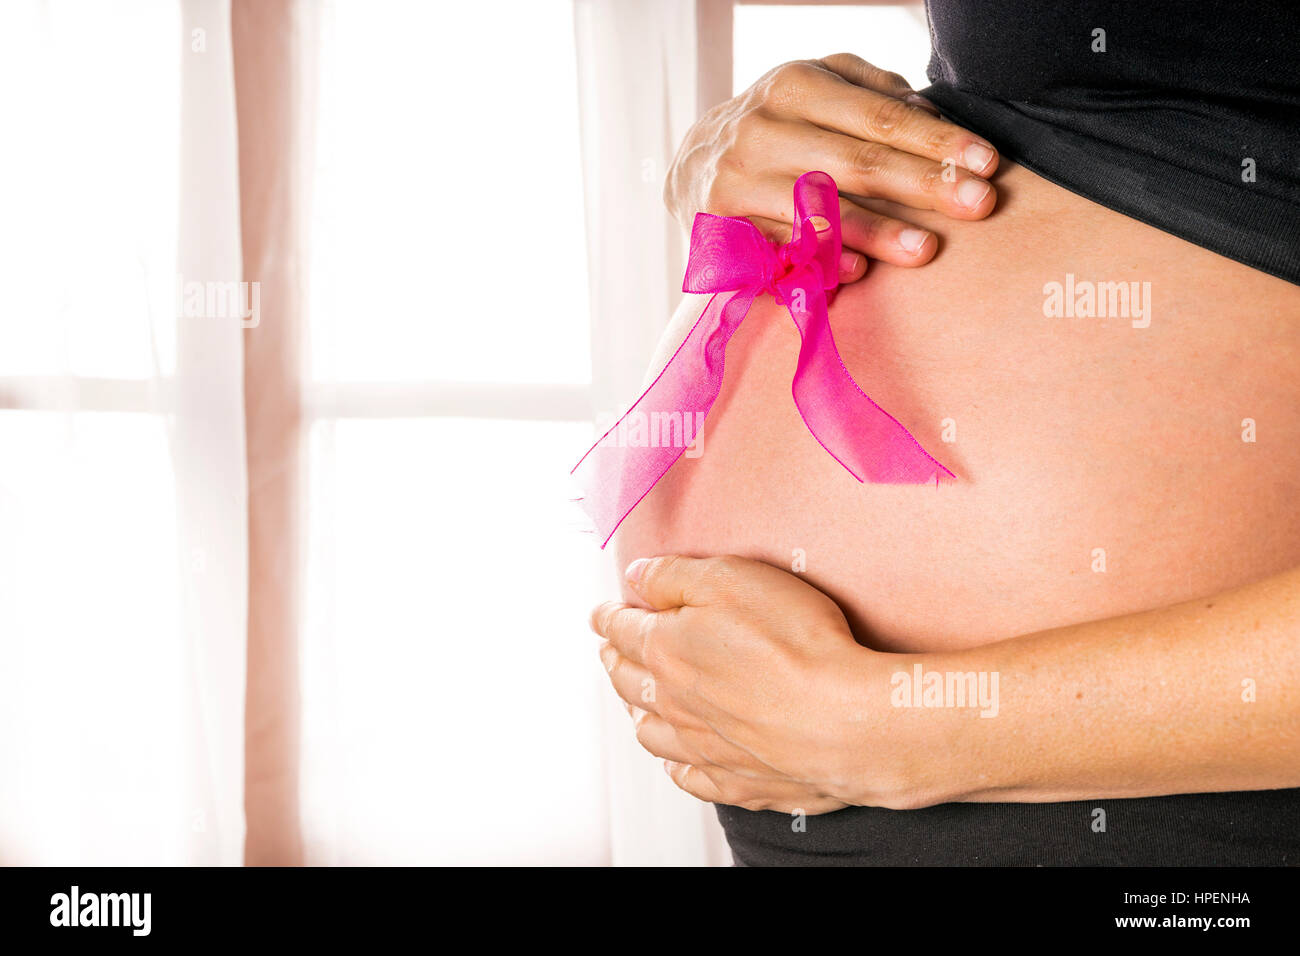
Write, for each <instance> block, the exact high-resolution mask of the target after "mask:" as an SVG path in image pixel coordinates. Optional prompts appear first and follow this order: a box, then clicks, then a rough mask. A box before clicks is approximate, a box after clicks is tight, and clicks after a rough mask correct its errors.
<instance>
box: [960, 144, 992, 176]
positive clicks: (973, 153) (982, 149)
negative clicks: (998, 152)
mask: <svg viewBox="0 0 1300 956" xmlns="http://www.w3.org/2000/svg"><path fill="white" fill-rule="evenodd" d="M994 155H995V154H994V152H993V150H991V149H989V148H988V147H987V146H985V145H984V144H983V143H971V144H970V145H969V146H967V147H966V152H964V153H962V159H963V160H965V165H966V168H967V169H969V170H970V171H971V172H972V173H982V172H984V170H986V169H988V166H989V163H991V162H993V157H994Z"/></svg>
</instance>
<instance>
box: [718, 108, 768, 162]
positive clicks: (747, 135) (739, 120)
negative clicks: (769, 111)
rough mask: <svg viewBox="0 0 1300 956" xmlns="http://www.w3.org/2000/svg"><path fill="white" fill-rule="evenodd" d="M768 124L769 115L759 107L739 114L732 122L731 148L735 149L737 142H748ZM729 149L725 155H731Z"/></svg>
mask: <svg viewBox="0 0 1300 956" xmlns="http://www.w3.org/2000/svg"><path fill="white" fill-rule="evenodd" d="M766 124H767V117H766V116H764V115H763V112H762V111H761V110H759V109H757V108H754V109H748V110H745V111H744V112H743V113H741V114H740V115H739V116H737V117H736V118H735V119H734V120H732V123H731V131H732V144H731V150H734V149H735V147H736V144H737V143H740V142H747V141H749V140H751V139H754V138H755V137H757V136H758V134H759V132H760V130H761V129H762V128H763V127H764V126H765V125H766ZM731 150H728V151H727V152H726V153H724V155H729V154H730V153H731Z"/></svg>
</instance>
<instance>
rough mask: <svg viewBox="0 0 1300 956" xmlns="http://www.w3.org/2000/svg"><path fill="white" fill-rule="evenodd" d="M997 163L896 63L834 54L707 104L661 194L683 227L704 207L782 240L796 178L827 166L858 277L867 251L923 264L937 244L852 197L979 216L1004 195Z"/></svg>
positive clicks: (845, 278) (848, 264)
mask: <svg viewBox="0 0 1300 956" xmlns="http://www.w3.org/2000/svg"><path fill="white" fill-rule="evenodd" d="M997 165H998V155H997V152H996V150H994V149H993V146H992V145H991V144H990V143H989V142H988V141H986V140H984V139H982V138H981V137H979V136H976V135H975V134H974V133H971V132H969V131H968V130H965V129H962V128H961V127H960V126H957V125H955V124H953V123H949V122H948V121H946V120H943V119H940V118H939V115H938V111H937V110H935V108H934V106H933V105H932V104H931V103H929V102H928V101H926V100H925V99H924V98H923V97H921V96H920V95H919V94H917V93H916V92H915V91H914V90H913V89H912V87H911V86H909V85H908V83H907V81H906V80H905V79H903V78H902V77H901V76H899V75H898V74H897V73H888V72H886V71H884V70H881V69H879V68H877V67H875V66H872V65H871V64H870V63H868V62H866V61H865V60H863V59H861V58H860V57H856V56H854V55H852V54H851V53H837V54H835V55H834V56H828V57H826V58H825V59H824V60H798V61H795V62H792V63H786V64H784V65H782V66H779V67H777V68H776V69H774V70H771V71H770V72H768V73H767V74H766V75H765V76H763V77H762V78H761V79H760V80H759V81H758V82H757V83H755V84H754V85H753V86H751V87H750V88H749V89H748V90H746V91H745V92H744V93H742V94H740V95H739V96H737V97H735V98H733V99H731V100H728V101H727V102H726V103H723V104H721V105H719V106H716V107H714V108H713V109H712V110H710V111H709V112H708V113H706V114H705V115H704V117H703V118H702V119H700V121H699V122H697V123H696V124H695V125H694V126H693V127H692V128H691V131H690V132H689V133H688V134H687V136H686V140H685V141H684V142H683V143H682V146H681V149H680V150H678V152H677V158H676V159H674V160H673V165H672V168H671V169H669V171H668V177H667V182H666V183H665V186H664V200H665V202H666V203H667V204H668V208H669V210H670V211H671V212H672V214H673V215H674V216H675V217H676V218H677V219H678V221H680V222H681V223H682V224H683V225H684V226H686V227H687V228H690V225H691V220H692V219H694V217H695V214H696V213H697V212H709V213H714V214H715V215H719V216H746V217H748V218H749V219H750V220H751V221H752V222H753V223H754V224H755V225H756V226H758V228H759V229H760V230H762V231H763V233H764V234H765V235H766V236H768V238H770V239H773V240H776V241H779V242H786V241H788V240H789V238H790V233H791V228H790V223H791V222H792V220H793V218H794V215H793V208H794V203H793V197H792V188H793V186H794V181H795V180H796V179H797V178H798V177H799V176H800V175H801V174H803V173H805V172H807V171H809V170H813V169H818V170H822V171H823V172H827V173H829V174H830V175H831V176H832V177H833V178H834V179H835V182H836V184H837V185H838V186H839V189H840V197H841V198H840V218H841V228H842V232H843V237H844V255H843V256H842V257H841V260H840V281H841V282H851V281H853V280H855V279H857V278H860V277H861V276H862V275H863V274H864V273H865V272H866V262H865V260H864V259H863V258H862V257H863V256H864V255H865V256H870V257H871V258H874V259H881V260H884V261H885V262H891V263H893V264H895V265H900V266H919V265H924V264H925V263H927V262H929V261H930V260H931V259H932V258H933V257H934V254H935V252H936V251H938V248H939V243H938V239H937V238H936V237H935V236H934V234H933V233H931V232H929V231H928V230H925V229H920V228H918V227H916V226H913V225H911V224H909V223H906V222H903V221H901V220H899V219H894V218H892V217H889V216H885V215H882V214H880V213H878V212H875V211H873V210H870V209H867V208H865V207H864V206H862V205H859V204H858V203H856V202H854V201H853V199H852V198H849V197H862V198H874V199H885V200H890V201H892V202H895V203H898V204H901V205H903V206H910V207H912V208H916V209H934V210H938V211H940V212H943V213H946V214H947V215H949V216H951V217H953V218H955V219H982V218H984V217H985V216H987V215H988V214H989V213H990V212H991V211H992V210H993V206H994V204H995V203H996V201H997V196H996V194H995V192H994V189H993V187H992V186H991V185H990V184H989V183H988V182H987V180H986V179H985V178H984V177H987V176H989V175H991V174H992V173H993V171H994V170H996V169H997Z"/></svg>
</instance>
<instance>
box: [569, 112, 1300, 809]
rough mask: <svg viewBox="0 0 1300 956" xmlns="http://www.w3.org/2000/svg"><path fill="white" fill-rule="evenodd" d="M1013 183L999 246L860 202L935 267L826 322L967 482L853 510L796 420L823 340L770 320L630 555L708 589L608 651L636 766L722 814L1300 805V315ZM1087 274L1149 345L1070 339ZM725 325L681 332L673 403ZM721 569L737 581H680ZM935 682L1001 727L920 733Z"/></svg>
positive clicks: (1096, 324)
mask: <svg viewBox="0 0 1300 956" xmlns="http://www.w3.org/2000/svg"><path fill="white" fill-rule="evenodd" d="M918 112H919V110H918ZM790 149H791V150H792V151H793V150H795V146H794V145H791V147H790ZM793 165H794V167H795V168H798V167H800V165H801V164H800V163H799V162H798V157H797V156H796V159H795V161H794V163H793ZM803 168H813V167H811V166H803ZM873 168H875V169H877V170H878V168H879V167H873ZM828 171H830V172H832V175H835V176H836V178H837V181H842V177H841V176H840V175H837V174H836V172H835V171H833V170H828ZM994 182H995V184H996V187H997V198H998V211H997V214H996V215H994V216H991V217H989V218H988V219H987V220H986V221H982V222H980V221H975V220H972V219H958V218H952V217H949V216H948V215H946V212H945V211H944V210H937V209H927V208H914V207H905V206H903V205H901V204H900V203H898V202H890V201H885V200H882V199H870V200H865V199H864V200H862V201H861V204H860V208H862V209H869V210H870V211H872V212H874V213H876V214H878V215H879V216H881V217H884V218H886V219H890V220H895V221H900V222H901V221H907V222H909V223H911V224H913V225H919V226H921V227H922V228H924V229H926V230H927V231H928V232H930V233H931V234H932V235H934V236H936V237H938V236H939V235H942V238H943V243H944V244H943V249H942V253H941V254H939V255H937V256H935V257H934V258H933V261H932V262H931V263H930V264H928V265H927V266H926V268H925V269H923V270H917V269H913V268H910V267H909V266H906V265H901V264H895V263H893V262H890V261H878V262H873V263H872V264H871V269H870V273H869V281H866V282H855V283H853V284H851V285H849V286H846V287H843V288H841V290H840V291H839V294H838V296H837V297H836V299H835V302H834V304H833V305H832V308H831V323H832V326H833V327H834V330H835V336H836V341H837V343H838V345H839V348H840V351H841V354H842V355H843V357H844V361H845V363H846V365H847V367H848V368H849V370H850V371H851V372H852V373H853V374H854V376H855V378H857V380H858V381H859V382H861V383H863V385H864V387H865V388H866V390H867V391H868V392H869V393H870V394H871V395H872V397H873V398H875V399H876V400H877V401H879V402H880V403H881V405H882V406H883V407H885V408H886V409H888V410H889V411H890V412H891V414H894V415H895V416H896V417H898V418H899V419H900V421H902V422H903V423H904V424H905V425H906V426H907V427H908V428H909V430H910V431H912V433H913V434H914V435H915V436H916V437H917V439H918V440H919V441H920V442H921V443H922V445H924V446H925V447H926V448H927V449H929V450H930V451H932V452H934V453H935V454H936V456H937V457H938V458H939V459H940V460H941V461H943V462H944V464H946V465H947V466H949V467H950V468H952V469H953V471H955V472H956V473H957V476H958V480H957V481H956V482H954V483H953V484H951V485H946V486H944V487H942V488H938V489H936V488H918V487H910V486H882V485H865V486H864V485H859V484H857V483H856V482H854V481H853V480H852V479H851V478H848V476H846V475H845V473H844V472H843V470H842V469H840V467H839V466H838V465H837V464H836V463H835V462H834V461H832V460H830V459H829V457H828V456H826V455H825V453H824V452H822V451H821V450H820V448H819V447H818V446H817V445H816V442H815V440H814V439H812V438H811V436H809V435H808V433H807V430H806V428H805V427H804V426H803V424H802V421H801V420H800V418H799V416H798V414H797V412H796V411H795V410H794V408H793V405H792V403H791V401H790V396H789V377H790V373H791V370H792V367H793V361H794V355H795V353H796V351H797V333H796V332H795V331H794V328H793V326H792V325H791V323H790V321H789V317H788V316H786V315H784V314H783V312H782V311H781V309H780V308H779V307H777V306H775V305H774V304H773V303H771V302H766V301H762V300H760V302H759V303H758V304H756V305H755V307H754V309H753V310H752V311H751V313H750V315H749V317H748V318H747V319H746V320H745V323H744V325H742V327H741V329H740V331H739V332H738V333H737V334H736V336H735V337H734V338H733V340H732V343H731V346H730V347H729V350H728V361H727V377H726V381H725V383H724V386H723V392H722V394H721V395H720V397H719V400H718V402H717V403H716V404H715V405H714V408H713V411H712V412H711V413H710V416H709V420H708V423H707V425H706V430H705V444H704V450H703V454H702V455H701V456H700V457H698V458H693V459H687V458H683V459H681V460H679V461H678V463H677V464H676V465H674V466H673V468H672V469H671V470H670V471H669V473H668V474H667V475H666V476H665V477H664V478H663V479H662V480H661V481H660V482H659V484H658V485H656V487H655V488H654V490H653V491H652V492H651V493H650V494H649V495H648V496H647V497H646V498H645V499H644V500H643V501H642V502H641V504H640V505H639V506H638V508H637V509H636V510H635V511H634V512H633V513H632V515H631V516H629V518H628V519H627V520H626V521H625V522H624V525H623V527H622V528H621V529H620V532H619V534H618V536H616V538H615V541H614V545H615V548H616V551H617V554H618V556H619V559H620V561H621V562H622V564H623V565H625V566H626V565H628V564H630V563H631V562H633V561H634V559H639V558H648V557H655V556H663V555H679V556H684V557H682V558H680V559H678V560H676V561H669V562H666V563H667V564H668V565H669V567H671V568H672V569H673V570H671V571H670V572H666V573H665V577H666V579H667V580H668V581H669V583H667V584H664V585H662V586H660V585H659V584H658V583H657V581H656V578H655V576H654V572H653V571H652V573H651V576H650V577H649V578H645V579H640V580H641V583H639V584H637V585H635V586H633V585H631V584H629V585H627V586H626V587H625V591H624V595H623V598H624V600H623V602H621V604H619V605H615V606H614V607H612V608H611V607H608V606H606V607H604V608H603V609H601V610H598V612H597V613H596V615H595V616H594V620H593V624H594V626H595V627H596V629H597V631H598V632H599V633H601V634H602V635H603V636H604V637H605V638H606V639H607V641H608V646H607V647H605V648H604V649H603V650H602V655H603V657H604V658H605V663H606V666H607V667H608V668H610V672H611V679H612V680H613V681H614V684H615V688H616V689H617V690H618V691H619V692H620V694H622V695H623V696H624V699H625V700H627V701H628V702H629V706H630V707H631V708H633V709H632V711H631V712H632V714H633V716H634V718H636V720H637V721H638V725H637V728H638V729H637V732H638V738H639V739H641V740H642V743H643V744H644V745H645V746H646V747H647V749H649V750H650V751H651V752H652V753H655V754H656V755H658V756H661V757H664V758H665V759H666V760H668V761H670V773H671V774H672V775H673V779H674V780H675V781H676V782H677V783H678V785H679V786H681V787H683V789H686V790H687V791H688V792H691V793H693V794H695V795H696V796H698V797H700V798H701V799H706V800H710V801H714V802H724V803H734V804H737V805H740V806H746V807H749V808H751V809H756V808H773V809H783V810H789V809H793V808H795V807H798V808H801V809H804V810H805V811H807V812H825V811H828V810H832V809H836V808H838V807H841V806H845V805H849V804H865V805H873V806H885V807H892V808H911V807H919V806H927V805H931V804H933V803H938V802H945V801H953V800H965V801H984V800H1017V801H1054V800H1067V799H1082V798H1085V797H1087V798H1091V797H1106V796H1147V795H1160V794H1169V793H1183V792H1201V791H1206V790H1239V789H1243V790H1249V789H1263V788H1271V787H1292V786H1300V752H1298V751H1297V741H1296V729H1295V728H1296V727H1298V726H1300V720H1297V717H1300V713H1297V710H1298V709H1300V705H1297V702H1296V697H1297V695H1296V694H1295V693H1294V692H1293V691H1292V688H1294V687H1295V686H1296V678H1297V677H1298V676H1300V625H1298V624H1297V622H1298V621H1300V597H1298V595H1300V577H1298V576H1297V572H1295V571H1292V570H1291V569H1293V568H1296V567H1298V566H1300V513H1297V510H1296V509H1295V508H1294V500H1295V495H1296V492H1297V491H1298V490H1300V479H1298V478H1297V475H1300V373H1297V371H1296V370H1297V369H1300V321H1297V319H1300V289H1298V288H1297V287H1296V286H1294V285H1292V284H1290V283H1286V282H1284V281H1282V280H1280V279H1276V278H1274V277H1271V276H1267V275H1265V274H1263V273H1260V272H1257V271H1255V270H1252V269H1250V268H1248V267H1246V266H1243V265H1241V264H1239V263H1235V262H1232V261H1230V260H1227V259H1225V258H1223V257H1221V256H1217V255H1215V254H1214V253H1211V252H1209V251H1207V250H1205V249H1202V248H1200V247H1197V246H1194V245H1192V244H1190V243H1187V242H1184V241H1183V240H1180V239H1177V238H1176V237H1173V236H1170V235H1168V234H1165V233H1162V232H1160V231H1158V230H1155V229H1153V228H1151V227H1148V226H1145V225H1143V224H1141V223H1137V222H1135V221H1133V220H1130V219H1127V218H1126V217H1124V216H1121V215H1119V214H1118V213H1115V212H1113V211H1111V210H1108V209H1105V208H1103V207H1100V206H1097V205H1096V204H1093V203H1091V202H1089V201H1088V200H1085V199H1083V198H1081V197H1078V196H1075V195H1074V194H1072V193H1069V192H1067V191H1065V190H1063V189H1060V188H1059V187H1056V186H1054V185H1052V184H1050V183H1047V182H1046V181H1044V180H1042V179H1040V178H1038V177H1036V176H1034V175H1033V174H1032V173H1030V172H1028V171H1027V170H1024V169H1022V168H1020V167H1016V166H1014V165H1012V164H1009V163H1006V162H1005V161H1004V162H1002V163H1001V164H1000V167H999V170H998V172H997V173H996V174H995V176H994ZM867 191H870V190H869V189H868V190H867ZM787 192H788V188H787ZM878 194H880V195H883V193H879V192H878ZM902 198H903V199H904V200H906V197H902ZM855 205H859V204H858V203H855ZM936 242H937V238H936ZM882 259H883V257H882ZM991 264H993V265H992V266H991ZM1067 272H1068V273H1073V274H1074V275H1076V276H1078V277H1079V278H1081V279H1097V280H1105V281H1110V280H1123V281H1129V280H1132V281H1140V282H1150V283H1151V289H1152V302H1153V309H1152V320H1151V322H1150V324H1149V326H1147V327H1145V328H1133V327H1132V324H1131V323H1130V321H1129V320H1128V318H1127V317H1121V318H1118V319H1117V318H1114V317H1111V318H1106V319H1097V318H1070V319H1067V318H1060V317H1058V318H1047V317H1045V316H1044V314H1043V302H1044V291H1043V290H1044V284H1045V283H1047V282H1049V281H1060V280H1063V279H1064V277H1065V274H1066V273H1067ZM702 308H703V303H702V302H690V303H687V304H684V306H683V308H682V309H681V310H679V313H678V315H677V316H676V317H675V318H674V321H673V323H672V325H671V326H670V327H669V329H668V331H667V332H666V334H665V336H664V340H663V342H662V343H661V350H660V354H659V355H657V356H656V358H655V360H654V362H652V365H651V371H652V374H653V372H655V371H657V370H658V368H660V367H661V366H662V363H663V361H664V360H665V359H666V358H667V355H669V354H671V351H672V350H673V349H674V348H675V347H676V344H677V342H679V341H680V339H681V338H682V337H683V336H684V334H685V331H686V329H688V328H689V326H690V324H691V323H692V322H693V321H694V317H695V316H696V315H698V313H699V311H700V310H701V309H702ZM1246 418H1249V419H1251V420H1252V421H1253V422H1255V423H1257V425H1258V428H1259V435H1258V436H1255V438H1256V440H1254V441H1249V442H1248V441H1244V440H1243V437H1244V432H1243V419H1246ZM944 419H948V420H949V422H950V423H951V424H952V425H954V426H955V433H956V434H955V440H954V441H950V442H945V441H944V440H943V437H942V435H943V431H944V424H943V421H944ZM1098 549H1102V550H1103V551H1104V555H1103V558H1102V561H1103V563H1102V565H1101V566H1100V568H1099V566H1098V557H1097V554H1098ZM719 554H731V555H735V556H736V557H733V558H728V559H710V560H709V561H705V562H702V563H701V562H696V561H691V560H689V559H688V558H687V557H685V556H693V557H696V558H709V556H710V555H719ZM792 555H802V556H803V562H804V565H806V569H804V570H801V571H800V573H799V574H797V575H796V574H792V573H790V572H787V571H784V570H781V568H786V567H791V566H792V563H794V562H792ZM796 566H798V565H797V563H796ZM651 567H652V569H653V568H655V567H658V565H652V566H651ZM647 581H648V583H646V582H647ZM915 663H921V664H922V665H923V667H924V668H925V670H926V671H930V670H938V671H950V670H951V671H962V672H966V671H975V672H987V673H994V672H996V673H997V674H998V675H999V677H1000V698H1001V703H1000V709H999V712H998V716H997V717H996V718H995V719H987V720H986V719H980V718H979V717H978V716H977V715H976V714H975V713H974V712H973V711H971V710H968V709H953V708H896V707H893V706H892V705H891V700H890V696H889V690H890V683H889V681H890V677H891V675H893V674H894V673H896V672H898V671H904V672H907V671H910V668H911V665H913V664H915ZM638 668H639V669H640V670H638ZM647 679H650V680H652V681H653V683H652V684H650V685H648V686H651V687H653V688H654V690H655V695H654V699H653V700H647V699H645V697H644V688H645V686H647V685H645V684H644V681H646V680H647ZM1243 681H1254V685H1253V686H1254V688H1255V691H1256V698H1255V699H1254V700H1253V701H1247V700H1245V699H1243V694H1244V693H1246V692H1247V685H1243Z"/></svg>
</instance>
